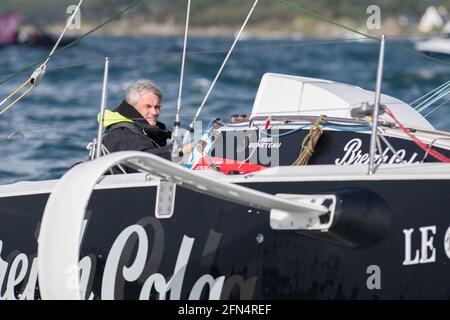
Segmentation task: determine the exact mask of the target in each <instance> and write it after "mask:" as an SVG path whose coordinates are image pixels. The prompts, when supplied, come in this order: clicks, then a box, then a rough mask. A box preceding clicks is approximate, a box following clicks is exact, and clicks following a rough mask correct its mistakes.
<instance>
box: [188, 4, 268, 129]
mask: <svg viewBox="0 0 450 320" xmlns="http://www.w3.org/2000/svg"><path fill="white" fill-rule="evenodd" d="M258 1H259V0H255V2H254V3H253V6H252V8H251V9H250V12H249V13H248V15H247V17H246V18H245V21H244V23H243V24H242V27H241V29H240V30H239V32H238V34H237V35H236V38H235V39H234V41H233V44H232V45H231V48H230V50H229V51H228V54H227V56H226V57H225V59H224V61H223V63H222V65H221V66H220V69H219V71H218V72H217V74H216V77H215V78H214V80H213V82H212V83H211V86H210V87H209V89H208V92H207V93H206V95H205V98H204V99H203V101H202V103H201V104H200V107H198V109H197V113H196V114H195V116H194V119H193V120H192V122H191V124H190V125H189V131H193V130H194V123H195V120H197V118H198V116H199V115H200V112H201V111H202V109H203V107H204V105H205V103H206V101H207V100H208V97H209V95H210V94H211V91H212V89H213V88H214V86H215V84H216V82H217V80H218V79H219V76H220V74H221V73H222V70H223V68H224V67H225V65H226V63H227V62H228V59H229V58H230V56H231V53H232V52H233V49H234V47H235V46H236V43H237V42H238V41H239V38H240V37H241V34H242V32H243V31H244V28H245V27H246V25H247V22H248V20H249V19H250V17H251V15H252V13H253V10H254V9H255V7H256V5H257V4H258Z"/></svg>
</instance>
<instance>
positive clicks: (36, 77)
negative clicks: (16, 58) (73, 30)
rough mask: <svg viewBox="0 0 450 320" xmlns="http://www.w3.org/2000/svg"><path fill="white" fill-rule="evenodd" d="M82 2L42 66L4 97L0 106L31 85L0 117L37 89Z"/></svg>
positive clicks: (1, 112) (0, 113) (81, 0)
mask: <svg viewBox="0 0 450 320" xmlns="http://www.w3.org/2000/svg"><path fill="white" fill-rule="evenodd" d="M83 1H84V0H80V2H79V3H78V6H77V7H76V9H75V11H74V12H73V13H72V15H71V16H70V18H69V20H68V21H67V23H66V26H65V28H64V30H63V31H62V32H61V34H60V36H59V38H58V40H57V41H56V43H55V45H54V46H53V49H52V50H51V52H50V54H49V55H48V56H47V59H45V61H44V63H43V64H42V65H40V66H39V67H38V68H37V69H36V70H35V71H34V72H33V74H32V75H31V77H30V78H28V79H27V80H26V81H25V82H24V83H22V85H20V86H19V88H18V89H16V90H15V91H14V92H13V93H12V94H10V95H9V96H8V97H6V99H4V100H3V101H2V102H1V103H0V106H2V105H3V104H4V103H5V102H6V101H8V100H9V99H11V98H12V97H13V96H14V95H15V94H16V93H18V92H19V91H20V90H21V89H22V88H23V87H24V86H25V85H27V84H31V85H30V87H29V88H28V89H27V90H25V92H24V93H22V94H21V95H20V96H19V97H18V98H17V99H15V100H14V101H13V102H12V103H10V104H9V105H8V106H6V107H5V108H4V109H2V110H1V111H0V116H2V115H3V114H5V113H6V111H8V110H9V109H11V108H12V107H13V106H14V105H15V104H16V103H17V102H18V101H19V100H20V99H22V98H23V97H24V96H26V95H27V94H28V93H29V92H30V91H31V90H32V89H33V88H34V87H37V86H38V85H39V83H40V81H41V80H42V78H43V77H44V75H45V71H46V69H47V64H48V62H49V61H50V59H51V58H52V56H53V54H54V53H55V51H56V49H57V48H58V46H59V43H60V42H61V39H62V38H63V36H64V34H65V33H66V31H67V28H69V25H70V24H71V23H72V21H73V19H74V18H75V15H76V14H77V13H78V11H79V10H80V6H81V4H82V3H83Z"/></svg>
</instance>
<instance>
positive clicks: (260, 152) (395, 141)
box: [211, 129, 450, 167]
mask: <svg viewBox="0 0 450 320" xmlns="http://www.w3.org/2000/svg"><path fill="white" fill-rule="evenodd" d="M291 131H292V130H286V129H283V130H277V131H270V130H269V133H270V134H273V135H274V137H273V138H271V137H269V138H267V136H263V137H265V139H266V140H264V141H263V142H262V143H261V142H260V141H261V139H258V136H259V133H255V131H254V130H250V131H249V130H236V131H226V132H224V133H222V135H221V136H220V137H219V139H218V140H217V141H216V143H215V146H216V147H215V148H214V149H213V150H212V152H211V154H212V156H216V157H219V158H227V159H233V160H239V161H242V160H244V159H249V162H251V163H255V164H259V165H262V166H265V167H276V166H290V165H292V164H293V163H294V162H295V161H296V159H297V158H298V157H299V155H300V153H301V150H302V142H303V140H304V138H305V137H306V135H307V134H308V133H309V129H302V130H298V131H296V132H293V133H292V134H289V132H291ZM258 132H259V131H258ZM278 136H280V137H278ZM386 139H387V140H388V141H389V143H390V144H391V145H392V146H393V147H394V148H395V149H396V151H397V152H399V155H400V157H401V160H399V159H397V158H396V157H395V155H394V153H393V152H392V151H391V150H390V149H389V148H387V147H386V145H385V144H384V143H382V146H383V148H384V152H383V154H382V155H383V156H382V157H379V158H377V159H376V163H384V164H396V163H418V162H421V161H422V160H423V159H425V161H424V162H438V160H436V159H435V158H433V157H432V156H430V155H427V156H426V157H425V155H426V152H425V151H424V150H422V149H421V148H420V147H418V146H417V145H416V144H415V143H414V142H412V141H411V140H407V139H402V138H396V137H389V136H386ZM256 141H258V142H259V143H256ZM252 144H253V146H255V145H258V146H259V147H258V148H257V151H256V152H254V148H252V147H251V146H252ZM249 145H250V148H249ZM369 146H370V132H354V131H345V130H343V131H331V130H324V131H323V134H322V136H321V137H320V139H319V141H318V143H317V145H316V146H315V148H314V153H313V155H312V157H311V158H310V160H309V162H308V164H310V165H318V164H336V165H358V164H368V163H369V153H370V150H369ZM433 149H435V150H437V151H439V152H440V153H442V154H443V155H445V156H447V157H450V150H447V149H442V148H437V147H435V146H433ZM230 151H231V152H230Z"/></svg>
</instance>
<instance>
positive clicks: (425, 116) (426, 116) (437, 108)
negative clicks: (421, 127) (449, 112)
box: [423, 99, 450, 119]
mask: <svg viewBox="0 0 450 320" xmlns="http://www.w3.org/2000/svg"><path fill="white" fill-rule="evenodd" d="M449 101H450V99H447V101H445V102H443V103H442V104H441V105H439V106H437V107H436V108H434V109H433V110H431V111H430V112H428V113H427V114H426V115H424V116H423V117H424V118H425V119H426V118H428V117H429V116H430V115H432V114H433V113H434V112H435V111H438V110H439V109H441V108H442V107H443V106H445V105H446V104H447V103H448V102H449Z"/></svg>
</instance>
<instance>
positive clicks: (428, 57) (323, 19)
mask: <svg viewBox="0 0 450 320" xmlns="http://www.w3.org/2000/svg"><path fill="white" fill-rule="evenodd" d="M278 1H279V2H281V3H283V4H285V5H287V6H290V7H292V8H294V9H296V10H298V11H301V12H303V13H304V14H306V15H309V16H312V17H314V18H317V19H319V20H322V21H325V22H327V23H330V24H332V25H335V26H338V27H340V28H342V29H345V30H348V31H351V32H353V33H356V34H359V35H362V36H364V37H366V38H369V39H373V40H378V41H380V40H381V39H380V38H378V37H374V36H372V35H370V34H367V33H364V32H361V31H358V30H356V29H353V28H351V27H349V26H346V25H343V24H341V23H339V22H337V21H334V20H332V19H330V18H327V17H325V16H322V15H320V14H318V13H315V12H313V11H311V10H308V9H306V8H305V7H303V6H301V5H299V4H296V3H292V2H291V1H288V0H278ZM390 46H391V47H393V48H396V49H399V50H402V51H404V52H407V53H411V54H414V55H417V56H420V57H422V58H425V59H428V60H430V61H434V62H436V63H440V64H443V65H446V66H450V62H447V61H444V60H441V59H437V58H433V57H430V56H429V55H427V54H425V53H421V52H417V51H416V50H413V49H410V48H406V47H403V46H400V45H396V44H390Z"/></svg>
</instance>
